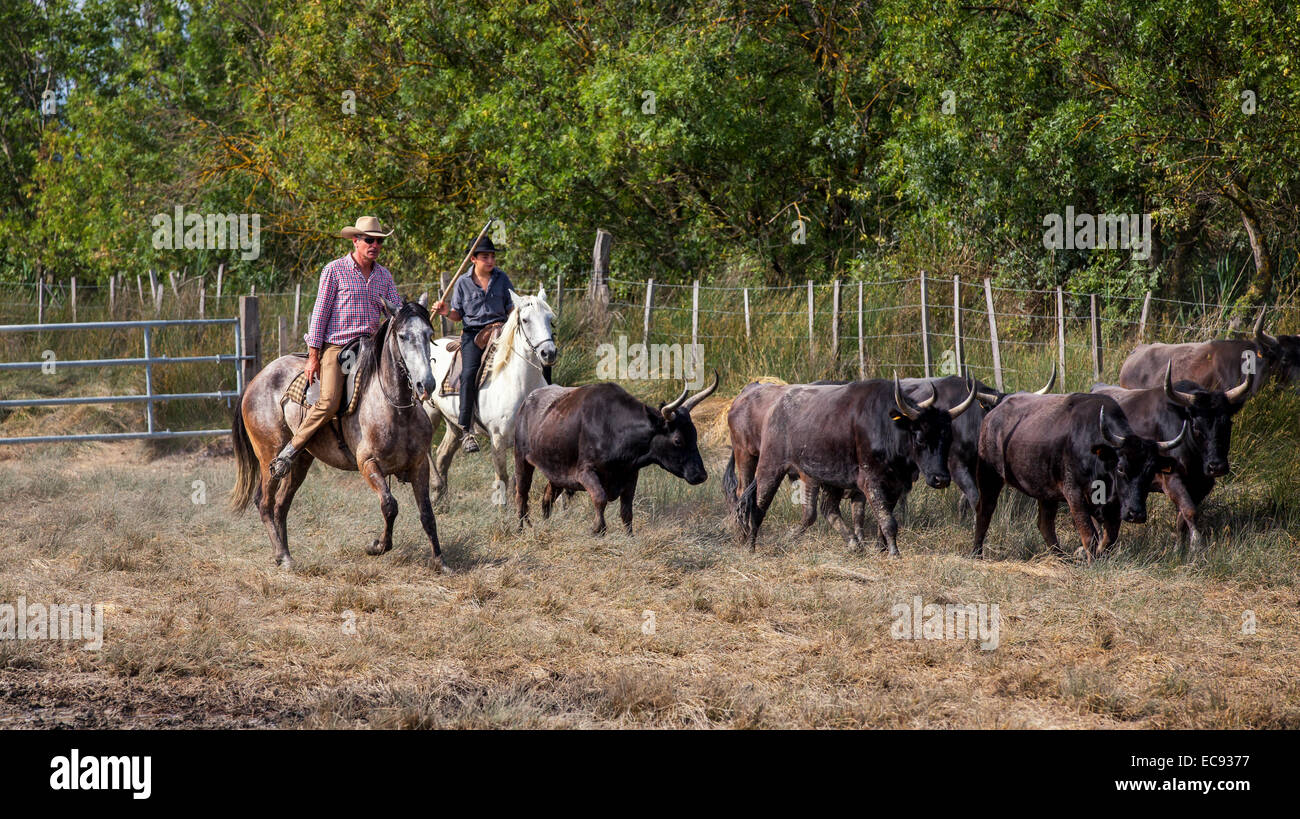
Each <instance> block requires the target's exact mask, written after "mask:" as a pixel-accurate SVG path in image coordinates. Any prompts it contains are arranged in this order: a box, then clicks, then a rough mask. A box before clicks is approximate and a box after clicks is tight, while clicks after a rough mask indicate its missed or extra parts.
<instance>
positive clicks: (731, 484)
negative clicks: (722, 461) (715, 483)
mask: <svg viewBox="0 0 1300 819" xmlns="http://www.w3.org/2000/svg"><path fill="white" fill-rule="evenodd" d="M739 483H740V482H739V481H738V480H737V479H736V453H734V452H733V453H731V457H730V458H729V459H728V460H727V471H726V472H723V473H722V497H723V498H725V499H726V501H727V506H729V507H731V509H732V510H733V511H734V510H735V508H736V487H737V486H738V485H739Z"/></svg>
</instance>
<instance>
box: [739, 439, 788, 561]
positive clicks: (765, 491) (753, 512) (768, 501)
mask: <svg viewBox="0 0 1300 819" xmlns="http://www.w3.org/2000/svg"><path fill="white" fill-rule="evenodd" d="M759 460H760V461H761V460H762V458H761V457H760V459H759ZM784 479H785V470H784V469H766V470H765V469H763V468H762V464H760V468H759V470H758V472H757V473H755V475H754V484H753V486H751V487H750V488H749V489H747V490H746V491H745V495H746V497H749V498H752V499H753V501H752V503H753V506H752V507H750V509H749V510H748V512H747V514H746V528H747V529H748V531H747V532H746V535H747V537H748V539H749V550H750V551H751V552H754V551H757V550H758V530H759V528H761V527H762V525H763V518H765V517H767V509H768V507H769V506H771V505H772V499H773V498H775V497H776V493H777V491H778V490H779V489H780V488H781V481H783V480H784Z"/></svg>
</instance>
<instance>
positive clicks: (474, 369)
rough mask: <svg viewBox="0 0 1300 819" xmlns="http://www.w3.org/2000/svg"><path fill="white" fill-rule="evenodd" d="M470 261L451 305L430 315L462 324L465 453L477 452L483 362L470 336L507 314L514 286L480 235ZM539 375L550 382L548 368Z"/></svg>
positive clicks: (440, 303) (437, 307) (489, 243)
mask: <svg viewBox="0 0 1300 819" xmlns="http://www.w3.org/2000/svg"><path fill="white" fill-rule="evenodd" d="M470 258H471V259H472V260H473V262H474V269H473V270H472V271H471V275H469V276H461V277H460V279H458V280H457V281H456V287H455V288H454V289H453V290H452V294H451V304H450V305H448V304H447V303H446V302H444V301H443V300H442V299H439V300H438V301H436V302H434V304H433V312H434V313H437V314H438V315H440V316H446V317H448V318H450V319H451V320H452V321H460V322H463V326H462V328H461V330H462V331H461V334H460V355H461V372H460V413H459V418H458V424H459V426H460V428H461V429H463V430H465V440H464V442H463V447H464V449H465V451H466V452H478V451H479V446H478V438H477V437H476V436H475V434H474V408H475V406H476V405H477V404H478V372H479V368H480V367H481V365H482V363H483V351H482V350H480V349H479V348H478V345H477V344H475V343H474V337H475V336H477V335H478V334H479V332H480V331H481V330H482V329H483V328H484V327H487V326H488V325H489V324H496V323H498V322H504V321H505V320H506V319H507V318H508V317H509V315H510V310H511V307H512V305H511V303H510V291H511V290H513V289H514V284H513V283H512V282H511V281H510V277H509V276H507V275H506V272H505V271H504V270H502V269H501V268H499V267H497V266H496V258H497V249H496V247H495V246H494V245H493V244H492V240H491V239H490V238H488V237H487V236H483V237H482V238H480V239H479V240H478V243H477V244H475V245H474V246H473V248H472V249H471V253H470ZM542 375H543V376H544V377H545V378H546V383H547V384H549V383H551V368H550V367H549V366H544V367H543V368H542Z"/></svg>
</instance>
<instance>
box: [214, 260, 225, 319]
mask: <svg viewBox="0 0 1300 819" xmlns="http://www.w3.org/2000/svg"><path fill="white" fill-rule="evenodd" d="M225 272H226V263H225V262H222V263H221V264H219V265H217V295H216V299H215V300H214V301H213V302H212V306H213V307H214V308H216V307H218V306H220V304H221V276H222V274H224V273H225Z"/></svg>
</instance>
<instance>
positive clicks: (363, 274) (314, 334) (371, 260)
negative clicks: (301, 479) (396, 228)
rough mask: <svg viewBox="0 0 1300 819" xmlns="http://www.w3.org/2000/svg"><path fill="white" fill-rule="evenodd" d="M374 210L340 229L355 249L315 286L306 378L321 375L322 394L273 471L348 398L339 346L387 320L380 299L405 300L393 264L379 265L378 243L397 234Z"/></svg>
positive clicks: (281, 470)
mask: <svg viewBox="0 0 1300 819" xmlns="http://www.w3.org/2000/svg"><path fill="white" fill-rule="evenodd" d="M392 233H393V232H392V231H391V230H390V231H388V232H384V226H383V225H382V224H381V223H380V221H379V219H377V218H376V217H374V216H362V217H361V218H360V219H358V220H357V221H356V224H355V225H353V226H351V227H345V228H343V230H342V231H340V235H341V236H343V237H344V238H346V239H351V240H352V252H351V253H349V254H348V255H346V256H344V257H343V258H341V259H335V260H334V261H332V262H330V263H329V264H327V265H325V269H323V270H322V271H321V273H320V287H319V288H317V291H316V306H315V307H313V308H312V311H311V324H310V325H309V326H308V328H307V335H306V339H307V349H308V353H307V383H308V384H309V385H310V384H311V382H312V380H313V379H314V378H315V377H316V376H317V374H319V375H320V398H319V399H318V400H317V401H316V403H315V405H313V406H312V407H311V408H310V409H308V410H307V414H306V416H305V417H304V418H303V419H302V423H301V424H300V425H299V426H298V431H297V432H296V433H295V434H294V436H293V440H291V441H290V442H289V443H288V444H287V445H285V447H284V449H283V450H281V451H280V454H279V455H277V456H276V458H275V460H273V461H271V465H270V470H271V475H272V476H274V477H276V478H283V477H284V476H285V475H287V474H288V473H289V468H290V467H291V466H292V464H293V458H294V456H295V455H297V454H298V453H299V452H300V451H301V450H302V448H303V447H305V446H306V445H307V442H308V441H310V440H311V437H312V436H313V435H315V434H316V430H318V429H320V428H321V427H322V426H324V425H325V424H326V423H327V422H328V421H329V420H330V419H331V418H333V417H334V414H335V413H337V412H338V410H339V406H340V405H341V404H342V403H343V368H342V366H341V365H340V364H339V352H340V351H341V350H342V349H343V347H344V346H346V345H347V343H348V342H350V341H352V340H353V339H355V338H356V337H357V336H360V335H365V334H368V333H373V332H374V331H375V329H376V328H377V327H378V326H379V323H380V322H381V321H383V318H384V312H383V308H382V307H381V306H380V305H381V301H380V300H381V299H388V300H389V301H392V302H397V303H398V304H400V303H401V302H402V296H401V294H400V293H398V292H397V284H396V283H395V282H394V281H393V275H392V274H391V273H389V272H388V269H387V268H385V267H383V266H382V265H380V264H379V263H378V262H377V261H376V259H378V258H379V249H380V247H382V246H383V244H384V239H385V238H387V237H388V236H391V235H392Z"/></svg>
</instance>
